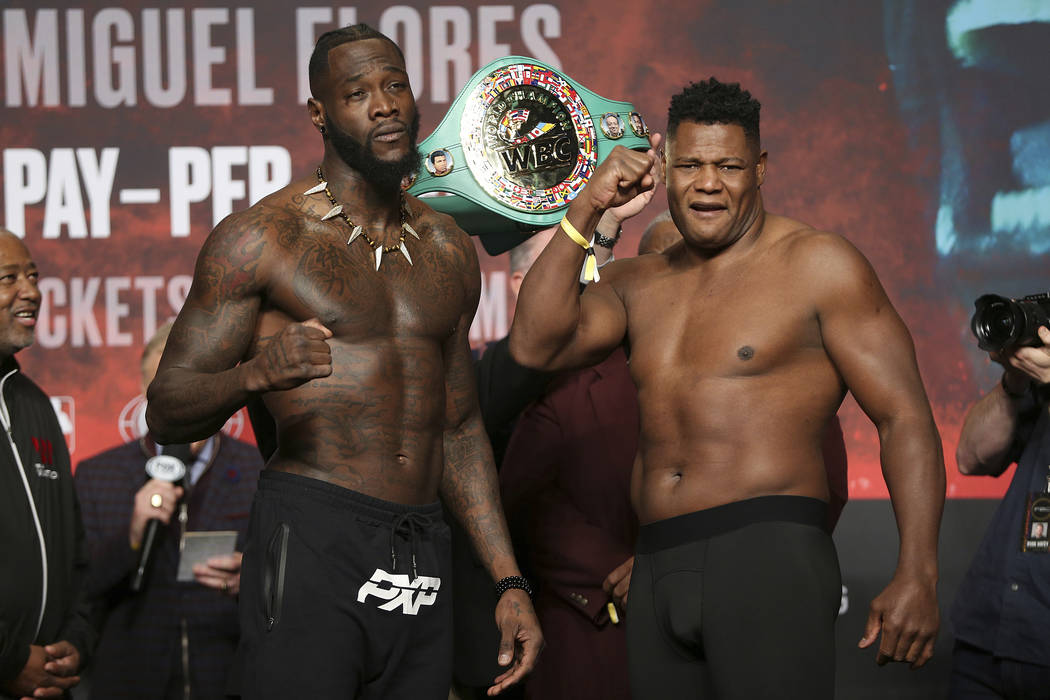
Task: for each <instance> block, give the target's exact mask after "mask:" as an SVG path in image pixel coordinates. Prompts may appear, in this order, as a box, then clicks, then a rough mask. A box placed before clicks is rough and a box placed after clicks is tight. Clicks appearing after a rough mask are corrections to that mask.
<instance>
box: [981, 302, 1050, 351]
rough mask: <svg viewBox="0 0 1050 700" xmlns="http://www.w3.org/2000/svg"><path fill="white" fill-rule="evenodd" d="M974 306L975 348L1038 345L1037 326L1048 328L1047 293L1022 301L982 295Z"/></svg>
mask: <svg viewBox="0 0 1050 700" xmlns="http://www.w3.org/2000/svg"><path fill="white" fill-rule="evenodd" d="M974 306H976V307H977V310H976V311H974V314H973V319H972V320H971V321H970V328H971V329H972V330H973V334H974V335H975V336H977V346H978V347H979V348H981V350H985V351H988V352H1003V351H1004V350H1011V349H1013V348H1015V347H1019V346H1022V345H1030V346H1033V347H1036V346H1040V345H1042V344H1043V341H1041V340H1040V339H1039V326H1047V327H1050V294H1046V293H1044V294H1030V295H1028V296H1026V297H1024V298H1022V299H1011V298H1009V297H1001V296H999V295H998V294H985V295H983V296H981V297H978V299H977V301H975V302H974Z"/></svg>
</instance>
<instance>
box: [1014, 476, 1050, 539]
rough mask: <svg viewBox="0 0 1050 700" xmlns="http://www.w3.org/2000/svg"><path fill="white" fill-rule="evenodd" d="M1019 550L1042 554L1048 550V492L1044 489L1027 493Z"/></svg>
mask: <svg viewBox="0 0 1050 700" xmlns="http://www.w3.org/2000/svg"><path fill="white" fill-rule="evenodd" d="M1021 551H1022V552H1033V553H1044V554H1045V553H1046V552H1048V551H1050V493H1047V492H1046V491H1037V492H1034V493H1030V494H1028V508H1027V510H1026V512H1025V518H1024V532H1023V533H1022V535H1021Z"/></svg>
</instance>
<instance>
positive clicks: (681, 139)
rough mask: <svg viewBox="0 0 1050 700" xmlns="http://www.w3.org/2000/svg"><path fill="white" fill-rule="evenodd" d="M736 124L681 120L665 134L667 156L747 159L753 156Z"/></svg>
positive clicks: (752, 147) (754, 149) (742, 131)
mask: <svg viewBox="0 0 1050 700" xmlns="http://www.w3.org/2000/svg"><path fill="white" fill-rule="evenodd" d="M755 151H756V148H755V145H754V144H751V143H750V142H749V141H748V138H747V134H746V133H745V132H744V127H742V126H740V125H739V124H721V123H717V122H715V123H702V122H690V121H683V122H681V123H680V124H678V126H677V127H676V128H675V129H674V131H671V132H669V133H668V134H667V155H668V157H681V156H684V155H691V156H692V155H705V156H709V157H720V158H727V157H737V158H748V157H753V156H755V155H756V152H755Z"/></svg>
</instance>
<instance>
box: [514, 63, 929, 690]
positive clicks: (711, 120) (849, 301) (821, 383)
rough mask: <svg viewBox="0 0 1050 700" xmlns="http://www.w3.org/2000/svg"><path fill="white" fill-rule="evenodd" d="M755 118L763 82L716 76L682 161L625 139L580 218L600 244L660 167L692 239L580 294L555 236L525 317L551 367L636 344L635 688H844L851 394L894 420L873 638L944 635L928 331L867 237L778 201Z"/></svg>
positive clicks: (517, 326) (523, 335) (680, 120)
mask: <svg viewBox="0 0 1050 700" xmlns="http://www.w3.org/2000/svg"><path fill="white" fill-rule="evenodd" d="M758 112H759V104H758V102H757V101H755V100H753V99H752V98H751V96H750V94H749V93H747V92H744V91H742V90H740V88H739V86H738V85H725V84H722V83H719V82H718V81H716V80H714V79H711V80H709V81H705V82H702V83H699V84H693V85H691V86H690V87H688V88H686V89H685V90H684V91H683V92H682V93H680V94H679V95H676V96H675V97H674V98H672V100H671V107H670V110H669V114H668V126H667V129H668V139H667V148H666V153H665V154H663V155H661V156H658V155H657V153H656V152H655V151H653V150H650V151H649V152H648V153H640V152H634V151H628V150H626V149H623V148H617V149H616V150H615V151H614V152H613V153H612V154H611V155H610V156H609V158H607V159H606V161H604V162H603V163H602V164H601V165H600V166H599V167H598V169H597V171H596V172H595V174H594V175H593V177H592V178H591V180H590V181H589V182H588V184H587V187H586V188H585V189H584V190H583V191H582V192H581V193H580V195H579V196H578V197H577V198H576V199H575V200H574V201H573V203H572V204H571V205H570V207H569V210H568V214H567V216H566V224H565V225H564V227H565V228H566V229H568V231H575V232H576V233H579V234H581V235H582V238H583V239H586V238H588V237H589V236H590V233H591V231H592V230H593V229H594V226H595V223H596V222H597V221H598V219H599V217H600V216H601V214H602V212H603V211H605V210H606V209H607V208H609V207H612V206H617V205H619V204H621V203H623V202H625V201H627V200H628V199H630V198H631V197H633V196H635V195H637V194H638V193H639V192H641V191H645V190H647V189H649V188H651V187H653V186H654V185H655V182H656V178H657V177H658V176H659V174H660V172H662V173H663V178H664V182H665V184H666V186H667V195H668V203H669V207H670V211H671V216H672V218H673V219H674V222H675V225H676V226H677V228H678V230H679V231H680V232H681V233H682V234H683V237H684V239H685V240H684V241H683V242H682V243H679V244H677V245H675V246H673V247H671V248H670V249H669V250H667V251H666V252H664V253H662V254H659V255H643V256H639V257H637V258H632V259H627V260H623V261H617V262H616V263H613V264H611V265H609V266H608V267H607V268H606V269H605V270H603V271H602V278H601V282H600V283H598V284H592V285H590V286H589V287H588V288H587V290H586V292H585V293H584V294H583V295H582V296H580V295H578V294H577V293H576V278H577V276H578V275H579V270H580V265H581V264H582V262H583V259H584V250H583V248H582V247H581V246H579V245H578V244H577V243H576V242H574V236H573V235H572V234H571V233H568V231H567V233H566V234H565V235H558V236H556V237H555V238H554V239H553V240H552V241H551V243H550V244H549V245H548V246H547V248H546V250H545V251H544V252H543V254H542V255H541V256H540V258H539V260H538V261H537V262H536V264H535V265H534V266H533V268H532V270H531V271H530V272H529V274H528V275H527V277H526V278H525V281H524V283H523V285H522V290H521V297H520V299H519V302H518V307H517V312H516V314H515V316H514V323H513V326H512V329H511V351H512V352H513V353H514V355H515V357H516V358H517V359H518V361H519V362H521V363H523V364H525V365H528V366H533V367H542V368H544V369H550V370H554V369H563V368H570V367H584V366H588V365H592V364H595V363H596V362H598V361H600V360H601V359H602V358H603V357H605V356H606V355H607V354H608V353H609V352H610V351H611V350H612V349H613V348H615V347H616V346H618V345H619V344H620V343H621V342H622V341H623V339H624V337H625V336H626V337H627V339H628V340H629V342H630V346H631V374H632V376H633V378H634V381H635V383H636V384H637V386H638V396H639V401H640V406H641V443H640V454H641V459H642V474H641V478H640V479H638V480H637V488H636V489H635V492H634V493H633V499H634V504H635V509H636V511H637V514H638V517H639V522H640V523H641V524H642V528H641V530H640V532H639V538H638V548H637V557H636V561H635V565H634V572H633V575H632V580H631V590H630V600H631V604H630V608H629V610H630V613H629V616H628V649H629V659H630V671H631V678H632V680H631V683H632V688H633V692H634V696H635V697H638V698H657V697H660V698H662V697H674V698H682V697H697V696H698V694H699V697H705V698H707V697H717V698H720V699H725V698H734V699H735V698H740V699H741V700H742V699H744V698H746V699H747V700H755V699H756V698H777V699H778V700H779V699H783V698H799V699H802V698H805V699H806V700H814V699H816V698H830V697H832V695H833V692H834V630H833V627H834V625H833V623H834V620H835V616H836V613H837V611H838V606H839V599H840V578H839V570H838V561H837V556H836V554H835V550H834V545H833V543H832V541H831V538H830V536H829V535H828V534H827V532H826V530H825V528H824V524H825V511H826V503H827V500H828V481H827V477H826V474H825V470H824V465H823V463H822V459H821V451H820V446H821V435H822V432H823V430H824V428H825V426H826V425H827V424H828V421H829V420H831V418H832V416H834V415H835V411H836V409H837V408H838V406H839V404H840V403H841V401H842V399H843V396H844V395H845V392H846V391H851V392H852V393H853V395H854V396H855V398H856V400H857V402H858V403H859V404H860V406H861V407H862V408H863V409H864V411H865V412H866V413H867V414H868V416H870V417H871V419H872V421H873V422H874V423H875V425H876V427H877V428H878V432H879V437H880V441H881V444H882V462H883V473H884V475H885V478H886V482H887V485H888V487H889V490H890V494H891V498H892V502H893V506H894V509H895V512H896V516H897V522H898V526H899V529H900V541H901V546H900V556H899V560H898V565H897V570H896V572H895V574H894V576H893V579H892V580H891V581H890V583H889V585H888V586H887V587H886V589H885V590H883V592H882V593H881V594H880V595H879V596H878V597H876V598H875V600H874V601H873V602H872V603H871V608H870V614H869V617H868V622H867V626H866V629H865V631H864V636H863V638H862V640H861V642H860V646H862V647H866V646H869V645H871V644H872V643H873V642H874V641H875V639H876V638H878V636H879V633H880V631H881V641H880V644H879V651H878V654H877V657H876V659H877V661H878V662H879V663H885V662H887V661H889V660H896V661H908V662H910V663H911V664H912V665H913V666H921V665H922V664H924V663H925V662H926V661H927V660H928V659H929V658H930V655H931V654H932V652H933V645H934V640H935V638H936V633H937V628H938V625H939V614H938V610H937V599H936V583H937V533H938V528H939V524H940V515H941V510H942V507H943V501H944V466H943V458H942V455H941V448H940V440H939V437H938V435H937V429H936V426H935V425H934V422H933V417H932V415H931V412H930V408H929V404H928V401H927V399H926V395H925V392H924V390H923V386H922V382H921V380H920V378H919V372H918V368H917V366H916V361H915V354H914V349H913V346H912V342H911V338H910V336H909V334H908V331H907V329H906V328H905V326H904V324H903V322H902V321H901V319H900V317H899V316H898V315H897V313H896V312H895V311H894V309H893V307H892V306H891V305H890V302H889V300H888V299H887V297H886V294H885V292H884V291H883V289H882V287H881V285H880V284H879V281H878V279H877V277H876V276H875V273H874V271H873V270H872V268H871V266H870V265H869V264H868V262H867V261H866V260H865V259H864V257H863V256H862V255H861V254H860V253H859V252H858V251H857V250H856V249H855V248H854V247H853V246H852V245H850V244H849V243H848V242H847V241H846V240H845V239H843V238H841V237H839V236H837V235H834V234H831V233H826V232H822V231H817V230H814V229H813V228H811V227H809V226H807V225H805V224H803V223H800V222H798V221H793V220H791V219H788V218H785V217H782V216H776V215H773V214H768V213H766V212H765V210H764V208H763V204H762V196H761V192H760V190H759V188H760V186H761V185H762V182H763V179H764V177H765V174H766V153H765V152H763V151H762V149H761V146H760V139H759V127H758ZM653 147H654V149H655V148H659V137H655V138H654V143H653ZM584 242H586V241H584ZM705 683H710V685H709V686H708V688H709V689H708V690H707V691H706V692H703V691H701V690H700V689H701V688H702V687H704V684H705Z"/></svg>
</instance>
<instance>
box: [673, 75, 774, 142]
mask: <svg viewBox="0 0 1050 700" xmlns="http://www.w3.org/2000/svg"><path fill="white" fill-rule="evenodd" d="M761 109H762V105H761V103H759V101H758V100H756V99H755V98H754V97H752V96H751V93H750V92H748V91H747V90H742V89H741V88H740V83H723V82H720V81H719V80H718V79H716V78H714V77H713V76H712V77H711V78H708V79H707V80H703V81H701V82H699V83H689V86H688V87H686V88H685V89H684V90H682V91H681V92H680V93H678V94H677V95H675V96H674V97H672V98H671V106H670V108H669V109H668V110H667V133H668V135H671V134H673V133H674V131H675V129H677V128H678V125H679V124H681V123H682V122H695V123H697V124H736V125H737V126H740V127H741V128H743V130H744V135H745V136H746V137H747V140H748V141H749V142H750V143H751V144H752V145H754V146H755V147H756V148H760V147H761V146H760V144H761V143H762V138H761V134H760V132H759V128H758V113H759V110H761Z"/></svg>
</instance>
